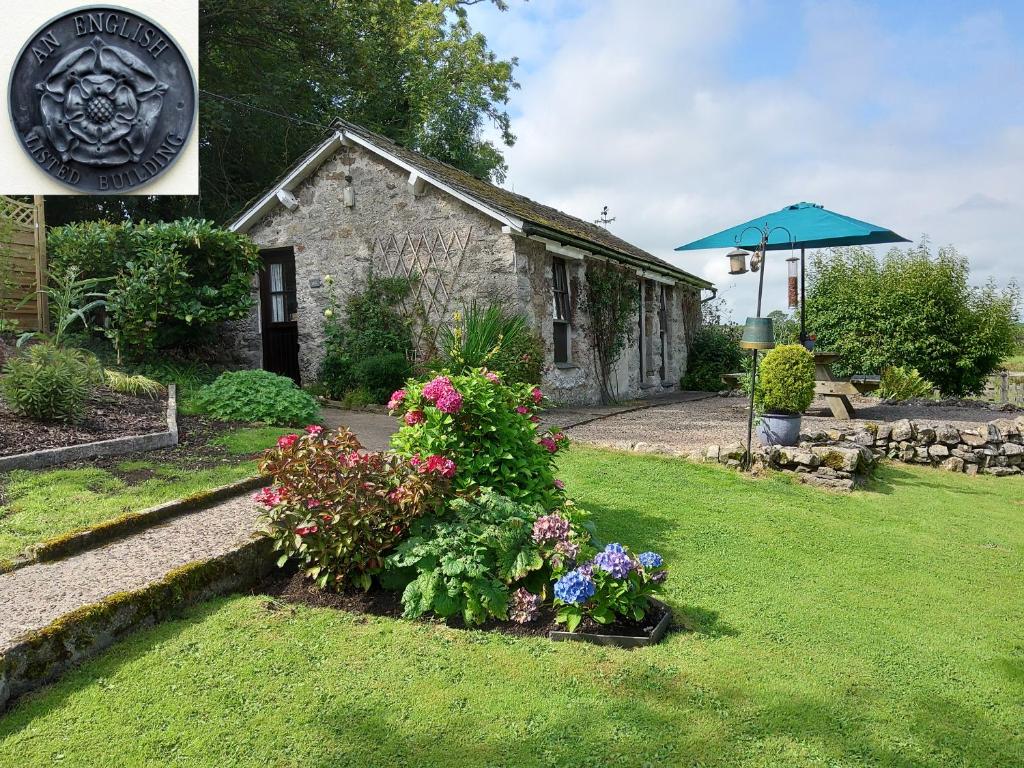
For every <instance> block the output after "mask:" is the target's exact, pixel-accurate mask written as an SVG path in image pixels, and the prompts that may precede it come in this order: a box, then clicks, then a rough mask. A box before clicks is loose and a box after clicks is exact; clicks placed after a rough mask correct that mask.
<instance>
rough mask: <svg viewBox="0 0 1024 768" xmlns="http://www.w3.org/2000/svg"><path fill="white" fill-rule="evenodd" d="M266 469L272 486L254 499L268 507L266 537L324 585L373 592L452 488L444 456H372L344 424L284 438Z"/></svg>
mask: <svg viewBox="0 0 1024 768" xmlns="http://www.w3.org/2000/svg"><path fill="white" fill-rule="evenodd" d="M260 471H261V472H263V473H264V474H267V475H270V476H271V477H272V478H273V485H271V486H270V487H268V488H264V489H263V490H262V491H260V492H258V493H257V494H256V495H255V496H254V497H253V499H254V500H255V501H256V502H257V503H259V504H261V505H263V506H264V507H265V508H266V509H267V514H266V517H267V521H268V528H267V535H268V536H269V537H270V538H271V539H273V541H274V549H275V550H277V551H278V552H281V556H280V558H279V559H278V565H284V564H285V563H286V562H288V561H289V560H291V561H294V562H296V563H297V564H298V565H299V567H300V568H301V569H302V572H303V574H304V575H305V576H306V577H307V578H310V579H314V580H315V581H316V583H317V584H318V585H319V586H320V587H326V588H329V589H338V588H341V587H344V586H345V585H347V584H357V585H359V586H361V587H363V588H364V589H368V588H369V587H370V583H371V577H372V575H373V574H375V573H377V572H378V571H380V570H381V568H382V567H383V565H384V557H385V556H386V555H387V553H388V552H389V551H390V550H391V549H392V548H393V547H394V546H395V544H397V543H398V542H399V541H401V540H402V539H403V538H405V536H406V535H407V533H408V529H409V526H410V524H412V522H413V521H414V520H416V519H417V518H419V517H420V516H421V515H424V514H428V513H432V512H434V511H436V510H437V509H438V508H439V506H440V504H441V503H442V501H443V499H444V497H445V493H446V492H447V490H448V487H449V476H450V474H451V469H450V466H449V464H447V463H445V462H444V461H440V462H438V461H434V462H424V463H421V464H419V465H418V466H416V465H413V464H411V463H410V462H408V461H406V460H404V459H401V458H399V457H398V456H395V455H394V454H391V453H368V452H364V451H363V450H362V446H361V445H360V444H359V441H358V440H357V439H356V438H355V436H354V435H353V434H352V433H351V432H349V431H348V430H345V429H341V430H338V431H337V432H335V433H334V434H328V433H326V432H324V431H323V429H322V428H321V427H318V426H311V427H308V428H307V429H306V432H305V434H303V435H285V436H283V437H281V438H280V439H279V440H278V442H277V447H276V448H273V449H271V450H269V451H268V452H267V453H266V455H265V457H264V459H263V461H262V462H261V464H260Z"/></svg>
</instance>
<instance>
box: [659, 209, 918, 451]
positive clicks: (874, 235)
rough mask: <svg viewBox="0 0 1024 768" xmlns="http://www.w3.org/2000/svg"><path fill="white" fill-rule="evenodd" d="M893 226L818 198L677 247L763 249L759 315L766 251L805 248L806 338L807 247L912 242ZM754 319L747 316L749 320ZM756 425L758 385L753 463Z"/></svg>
mask: <svg viewBox="0 0 1024 768" xmlns="http://www.w3.org/2000/svg"><path fill="white" fill-rule="evenodd" d="M909 242H910V241H909V240H907V238H905V237H901V236H900V235H897V234H896V233H895V232H893V231H892V230H891V229H886V228H885V227H880V226H878V225H877V224H869V223H868V222H866V221H860V220H859V219H854V218H851V217H850V216H843V215H842V214H841V213H835V212H834V211H830V210H828V209H827V208H824V207H822V206H820V205H818V204H816V203H795V204H793V205H787V206H786V207H785V208H783V209H782V210H779V211H775V212H774V213H769V214H766V215H764V216H759V217H757V218H756V219H751V220H750V221H746V222H744V223H743V224H737V225H736V226H735V227H730V228H729V229H724V230H722V231H721V232H716V233H715V234H713V235H708V236H707V237H704V238H701V239H700V240H694V241H693V242H692V243H687V244H686V245H681V246H679V247H678V248H676V250H677V251H697V250H703V249H707V248H742V249H743V250H747V251H752V250H759V251H762V254H761V255H762V263H761V274H760V276H759V278H758V286H757V317H760V316H761V291H762V289H763V288H764V261H763V257H764V255H765V254H764V253H763V252H764V251H778V250H786V249H796V248H799V249H800V342H801V343H806V341H807V334H806V329H805V326H804V298H805V292H804V276H805V272H806V264H805V258H804V252H805V250H806V249H807V248H838V247H842V246H848V245H877V244H880V243H909ZM750 321H751V318H748V323H749V322H750ZM751 375H752V378H753V381H754V382H756V381H757V350H756V349H755V350H754V351H753V366H752V370H751ZM753 425H754V387H753V386H752V387H751V389H750V412H749V416H748V420H747V452H746V457H745V460H746V463H747V464H748V466H749V464H750V460H751V453H750V439H751V430H752V429H753Z"/></svg>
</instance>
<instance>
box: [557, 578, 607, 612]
mask: <svg viewBox="0 0 1024 768" xmlns="http://www.w3.org/2000/svg"><path fill="white" fill-rule="evenodd" d="M596 591H597V587H595V586H594V582H592V581H591V580H590V579H588V578H587V577H586V576H584V575H583V574H582V573H580V571H579V569H576V570H575V571H569V572H568V573H567V574H565V576H563V577H562V578H560V579H559V580H558V581H556V582H555V597H557V598H558V599H559V600H561V601H562V602H563V603H568V604H570V605H579V604H580V603H585V602H586V601H587V600H589V599H590V598H591V597H593V596H594V593H595V592H596Z"/></svg>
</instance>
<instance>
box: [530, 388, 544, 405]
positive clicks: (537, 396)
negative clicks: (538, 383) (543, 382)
mask: <svg viewBox="0 0 1024 768" xmlns="http://www.w3.org/2000/svg"><path fill="white" fill-rule="evenodd" d="M530 397H532V398H533V402H534V403H536V404H537V405H540V401H541V400H543V399H544V393H543V392H541V391H540V387H534V388H533V391H532V392H531V393H530Z"/></svg>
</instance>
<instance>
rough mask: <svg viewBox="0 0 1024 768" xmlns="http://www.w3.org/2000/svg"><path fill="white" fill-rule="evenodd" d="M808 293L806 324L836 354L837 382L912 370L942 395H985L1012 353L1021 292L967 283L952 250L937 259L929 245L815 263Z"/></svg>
mask: <svg viewBox="0 0 1024 768" xmlns="http://www.w3.org/2000/svg"><path fill="white" fill-rule="evenodd" d="M808 278H809V279H808V286H807V323H808V326H809V327H810V328H813V329H814V331H815V333H816V335H817V346H818V348H819V349H827V350H829V351H830V352H837V353H839V355H840V359H839V360H838V361H837V362H836V363H835V364H833V366H832V368H833V371H834V372H835V373H837V374H839V375H850V374H858V373H860V374H865V373H874V374H878V373H881V372H882V371H884V370H885V369H886V368H888V367H891V366H902V367H905V368H913V369H916V370H917V371H919V372H920V374H921V375H922V376H923V377H924V378H926V379H927V380H928V381H931V382H934V383H935V385H936V386H937V387H938V388H939V389H940V390H941V391H942V393H943V394H945V395H964V394H969V393H974V392H978V391H980V390H981V389H982V388H983V387H984V384H985V379H986V377H987V376H989V374H991V373H992V372H993V371H995V370H996V368H997V367H998V366H999V364H1000V361H1001V360H1003V359H1004V358H1005V357H1007V356H1008V355H1010V354H1012V352H1013V347H1014V333H1015V331H1016V322H1017V320H1018V319H1019V309H1020V293H1019V291H1018V289H1017V286H1016V284H1014V283H1012V282H1011V284H1010V285H1009V286H1008V287H1007V288H1006V289H1005V290H1002V291H1000V290H997V289H996V287H995V285H994V284H993V283H991V282H990V283H989V284H987V285H985V286H983V287H981V288H976V287H972V286H970V285H969V283H968V279H969V269H968V262H967V259H966V258H964V257H963V256H960V255H959V254H958V253H957V252H956V250H955V249H953V248H941V249H939V252H938V254H937V255H935V256H933V255H932V254H931V251H930V249H929V245H928V242H927V241H923V242H922V243H921V244H920V245H918V246H915V247H913V248H909V249H907V250H905V251H904V250H900V249H897V248H894V249H893V250H891V251H890V252H889V253H888V255H886V256H885V257H883V258H878V257H875V256H874V254H873V253H872V252H871V251H869V250H867V249H864V248H842V249H835V250H833V251H829V252H827V253H822V254H818V255H816V256H815V257H814V258H813V259H812V260H811V264H810V273H809V275H808Z"/></svg>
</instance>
